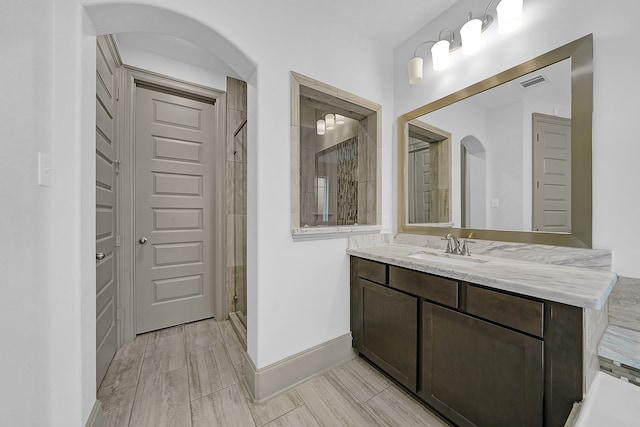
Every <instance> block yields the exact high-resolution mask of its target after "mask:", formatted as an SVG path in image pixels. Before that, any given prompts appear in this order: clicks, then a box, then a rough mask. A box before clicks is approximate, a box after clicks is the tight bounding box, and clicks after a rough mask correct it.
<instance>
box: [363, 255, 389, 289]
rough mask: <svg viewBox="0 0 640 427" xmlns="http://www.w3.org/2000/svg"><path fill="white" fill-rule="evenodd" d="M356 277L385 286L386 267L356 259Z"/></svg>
mask: <svg viewBox="0 0 640 427" xmlns="http://www.w3.org/2000/svg"><path fill="white" fill-rule="evenodd" d="M358 276H360V277H362V278H363V279H367V280H370V281H372V282H375V283H379V284H381V285H386V284H387V265H386V264H382V263H379V262H375V261H369V260H367V259H362V258H358Z"/></svg>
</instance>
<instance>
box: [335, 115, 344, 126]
mask: <svg viewBox="0 0 640 427" xmlns="http://www.w3.org/2000/svg"><path fill="white" fill-rule="evenodd" d="M335 116H336V124H337V125H343V124H344V116H341V115H340V114H336V115H335Z"/></svg>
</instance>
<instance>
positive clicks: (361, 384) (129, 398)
mask: <svg viewBox="0 0 640 427" xmlns="http://www.w3.org/2000/svg"><path fill="white" fill-rule="evenodd" d="M242 354H243V350H242V347H241V345H240V342H239V341H238V338H237V337H236V334H235V332H234V331H233V329H232V327H231V324H230V323H229V321H225V322H216V321H215V320H213V319H210V320H204V321H201V322H195V323H190V324H187V325H181V326H176V327H173V328H169V329H163V330H160V331H156V332H151V333H148V334H144V335H140V336H138V337H137V338H136V339H135V341H134V342H132V343H130V344H127V345H126V346H124V347H123V348H121V349H120V350H119V351H118V352H117V353H116V356H115V358H114V360H113V362H111V366H110V367H109V370H108V371H107V375H106V377H105V379H104V381H103V382H102V385H101V386H100V390H98V399H100V401H101V402H102V408H103V411H104V415H105V418H106V423H105V427H110V426H131V427H147V426H149V427H159V426H194V427H199V426H239V427H253V426H269V427H272V426H281V427H285V426H291V427H304V426H332V427H333V426H432V427H444V426H446V425H447V424H445V423H444V422H443V421H441V420H440V419H439V418H437V417H436V416H435V415H433V414H432V413H431V412H429V411H428V410H427V409H425V408H424V407H423V406H422V405H420V404H419V403H418V402H416V401H415V400H414V399H413V398H412V397H410V396H409V395H408V394H406V393H405V392H404V391H402V390H401V389H400V388H399V387H398V386H396V385H395V384H393V383H392V382H390V381H389V380H387V379H386V377H384V376H383V375H382V374H380V373H379V372H378V371H376V370H375V369H374V368H372V367H371V366H370V365H369V364H368V363H367V362H365V361H363V360H361V359H359V358H357V359H353V360H351V361H349V362H346V363H344V364H342V365H340V366H338V367H336V368H334V369H332V370H331V371H329V372H327V373H325V374H323V375H319V376H317V377H315V378H312V379H311V380H309V381H307V382H305V383H303V384H300V385H298V386H297V387H295V388H294V389H292V390H290V391H288V392H286V393H283V394H281V395H279V396H277V397H274V398H272V399H270V400H269V401H267V402H264V403H260V404H256V403H252V402H251V400H250V398H249V395H248V393H247V391H246V389H245V386H244V383H243V381H240V380H239V378H242V363H243V357H242Z"/></svg>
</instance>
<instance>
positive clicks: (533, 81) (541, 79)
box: [520, 74, 549, 89]
mask: <svg viewBox="0 0 640 427" xmlns="http://www.w3.org/2000/svg"><path fill="white" fill-rule="evenodd" d="M548 81H549V80H548V79H547V78H546V77H545V76H543V75H542V74H540V75H537V76H535V77H532V78H530V79H527V80H524V81H521V82H520V86H522V88H523V89H528V88H530V87H532V86H537V85H540V84H542V83H547V82H548Z"/></svg>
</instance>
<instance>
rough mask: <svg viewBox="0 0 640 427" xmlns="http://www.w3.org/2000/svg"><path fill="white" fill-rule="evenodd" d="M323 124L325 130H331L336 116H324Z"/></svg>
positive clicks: (334, 125) (333, 127)
mask: <svg viewBox="0 0 640 427" xmlns="http://www.w3.org/2000/svg"><path fill="white" fill-rule="evenodd" d="M324 122H325V123H326V128H327V130H333V129H335V127H336V116H334V115H333V114H331V113H329V114H326V115H325V116H324Z"/></svg>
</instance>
